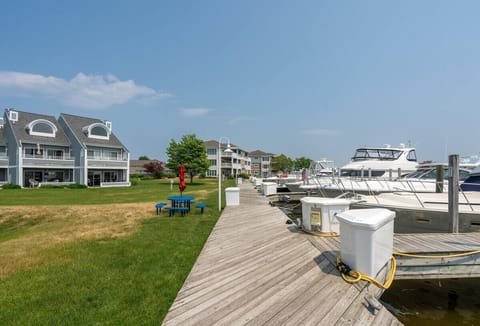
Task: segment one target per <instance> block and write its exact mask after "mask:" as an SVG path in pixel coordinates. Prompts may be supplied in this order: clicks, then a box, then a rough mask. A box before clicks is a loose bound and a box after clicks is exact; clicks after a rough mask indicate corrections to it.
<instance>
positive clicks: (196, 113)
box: [180, 108, 213, 118]
mask: <svg viewBox="0 0 480 326" xmlns="http://www.w3.org/2000/svg"><path fill="white" fill-rule="evenodd" d="M212 111H213V109H208V108H186V109H181V110H180V113H181V114H182V116H184V117H187V118H196V117H203V116H206V115H207V114H209V113H210V112H212Z"/></svg>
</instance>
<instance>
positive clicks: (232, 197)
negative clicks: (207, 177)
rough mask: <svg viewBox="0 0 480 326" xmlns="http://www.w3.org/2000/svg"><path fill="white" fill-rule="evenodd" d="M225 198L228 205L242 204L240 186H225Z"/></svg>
mask: <svg viewBox="0 0 480 326" xmlns="http://www.w3.org/2000/svg"><path fill="white" fill-rule="evenodd" d="M225 198H226V205H227V206H237V205H240V188H236V187H229V188H225Z"/></svg>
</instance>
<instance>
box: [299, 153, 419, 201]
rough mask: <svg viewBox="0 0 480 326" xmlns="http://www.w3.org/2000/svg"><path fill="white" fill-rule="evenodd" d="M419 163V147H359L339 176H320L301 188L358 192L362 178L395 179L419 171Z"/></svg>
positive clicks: (305, 189) (304, 189)
mask: <svg viewBox="0 0 480 326" xmlns="http://www.w3.org/2000/svg"><path fill="white" fill-rule="evenodd" d="M417 165H418V162H417V155H416V151H415V148H412V147H406V146H405V145H403V144H400V146H399V147H391V146H390V145H384V146H383V147H361V148H357V149H356V151H355V154H354V155H353V157H352V159H351V161H350V162H349V163H348V164H346V165H344V166H343V167H342V168H340V170H339V173H338V177H323V178H316V179H315V182H312V183H311V184H308V185H302V186H300V190H301V191H315V190H320V189H325V187H334V188H338V191H340V192H345V191H354V189H349V188H350V187H353V188H355V185H354V183H355V182H357V181H359V180H369V179H375V180H394V179H396V178H398V177H401V176H404V175H407V174H408V173H411V172H414V171H416V168H417ZM329 197H330V196H329Z"/></svg>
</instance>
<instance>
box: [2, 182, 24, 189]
mask: <svg viewBox="0 0 480 326" xmlns="http://www.w3.org/2000/svg"><path fill="white" fill-rule="evenodd" d="M21 188H22V187H20V186H19V185H14V184H13V183H7V184H4V185H3V186H2V189H21Z"/></svg>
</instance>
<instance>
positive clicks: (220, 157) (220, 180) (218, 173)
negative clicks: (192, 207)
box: [217, 137, 232, 212]
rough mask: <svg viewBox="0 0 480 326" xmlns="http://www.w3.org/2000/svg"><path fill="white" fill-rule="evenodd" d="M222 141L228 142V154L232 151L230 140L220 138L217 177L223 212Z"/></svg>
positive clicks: (220, 204)
mask: <svg viewBox="0 0 480 326" xmlns="http://www.w3.org/2000/svg"><path fill="white" fill-rule="evenodd" d="M222 140H223V141H227V149H225V152H226V153H231V152H232V150H231V149H230V139H228V137H220V139H219V140H218V152H217V155H218V161H217V176H218V211H219V212H220V211H221V210H222V148H221V145H222Z"/></svg>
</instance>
